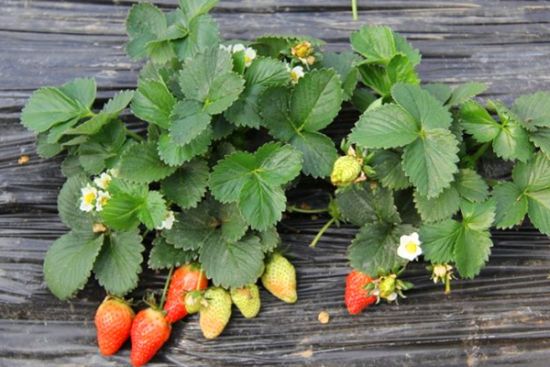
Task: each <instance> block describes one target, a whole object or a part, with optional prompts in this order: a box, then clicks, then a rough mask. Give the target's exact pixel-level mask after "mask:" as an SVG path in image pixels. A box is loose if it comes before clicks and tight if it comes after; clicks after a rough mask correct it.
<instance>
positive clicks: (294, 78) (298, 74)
mask: <svg viewBox="0 0 550 367" xmlns="http://www.w3.org/2000/svg"><path fill="white" fill-rule="evenodd" d="M286 68H287V70H288V72H289V73H290V81H291V82H292V84H296V83H298V80H300V78H302V77H303V76H304V75H305V73H304V68H303V67H301V66H295V67H293V68H292V69H291V68H290V66H289V65H288V64H287V65H286Z"/></svg>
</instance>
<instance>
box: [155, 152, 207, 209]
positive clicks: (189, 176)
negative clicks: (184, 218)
mask: <svg viewBox="0 0 550 367" xmlns="http://www.w3.org/2000/svg"><path fill="white" fill-rule="evenodd" d="M208 173H209V168H208V164H207V162H205V161H204V160H199V159H197V160H193V161H191V162H189V163H186V164H184V165H183V166H182V167H180V168H179V169H178V170H177V171H176V172H175V173H174V174H173V175H171V176H169V177H167V178H165V179H164V180H163V181H162V182H161V191H162V193H163V194H164V195H165V196H166V198H167V199H168V200H170V201H173V202H175V203H176V204H178V205H179V206H180V207H181V208H182V209H189V208H194V207H195V206H196V205H197V204H198V203H199V201H200V200H201V199H202V197H203V196H204V194H205V193H206V187H207V185H208Z"/></svg>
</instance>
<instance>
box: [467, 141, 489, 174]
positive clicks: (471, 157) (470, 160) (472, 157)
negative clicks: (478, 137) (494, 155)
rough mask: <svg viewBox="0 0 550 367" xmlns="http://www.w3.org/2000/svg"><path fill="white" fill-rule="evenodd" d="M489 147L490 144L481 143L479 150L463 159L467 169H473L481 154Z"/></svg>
mask: <svg viewBox="0 0 550 367" xmlns="http://www.w3.org/2000/svg"><path fill="white" fill-rule="evenodd" d="M489 146H490V142H487V143H483V144H482V145H481V146H480V147H479V148H477V150H476V151H475V153H474V154H472V155H469V156H466V157H464V163H466V165H467V166H468V167H469V168H475V167H476V164H477V161H478V160H479V158H481V157H482V156H483V154H485V152H486V151H487V149H489Z"/></svg>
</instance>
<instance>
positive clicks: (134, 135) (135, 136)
mask: <svg viewBox="0 0 550 367" xmlns="http://www.w3.org/2000/svg"><path fill="white" fill-rule="evenodd" d="M126 135H128V136H129V137H131V138H133V139H135V140H137V141H139V142H142V141H143V137H142V136H141V135H139V134H137V133H135V132H133V131H132V130H126Z"/></svg>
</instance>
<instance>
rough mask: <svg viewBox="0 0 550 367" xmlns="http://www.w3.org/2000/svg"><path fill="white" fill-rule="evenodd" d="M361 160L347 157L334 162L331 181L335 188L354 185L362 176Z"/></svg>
mask: <svg viewBox="0 0 550 367" xmlns="http://www.w3.org/2000/svg"><path fill="white" fill-rule="evenodd" d="M361 169H362V164H361V159H358V158H356V157H352V156H350V155H346V156H343V157H340V158H338V159H337V160H336V162H334V167H333V168H332V173H331V174H330V181H331V182H332V184H333V185H334V186H347V185H350V184H352V183H353V182H354V181H355V180H356V179H357V178H358V177H359V175H361Z"/></svg>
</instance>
